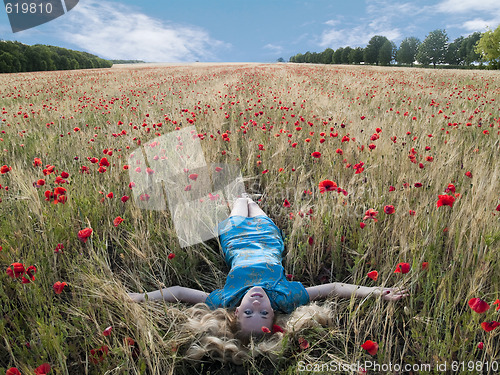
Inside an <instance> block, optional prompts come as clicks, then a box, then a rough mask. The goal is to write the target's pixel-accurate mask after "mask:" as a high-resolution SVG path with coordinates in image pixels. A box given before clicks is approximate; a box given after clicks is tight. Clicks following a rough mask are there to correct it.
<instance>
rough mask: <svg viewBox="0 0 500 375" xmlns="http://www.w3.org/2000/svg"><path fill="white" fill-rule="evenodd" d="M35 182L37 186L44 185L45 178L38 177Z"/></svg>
mask: <svg viewBox="0 0 500 375" xmlns="http://www.w3.org/2000/svg"><path fill="white" fill-rule="evenodd" d="M36 184H37V185H38V186H43V185H45V180H44V179H42V178H41V179H39V180H38V181H37V182H36Z"/></svg>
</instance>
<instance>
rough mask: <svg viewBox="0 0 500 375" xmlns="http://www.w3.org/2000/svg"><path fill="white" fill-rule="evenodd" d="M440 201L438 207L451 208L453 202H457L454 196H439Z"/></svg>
mask: <svg viewBox="0 0 500 375" xmlns="http://www.w3.org/2000/svg"><path fill="white" fill-rule="evenodd" d="M438 198H439V199H438V201H437V203H436V206H437V207H441V206H450V207H453V202H455V197H454V196H453V195H438Z"/></svg>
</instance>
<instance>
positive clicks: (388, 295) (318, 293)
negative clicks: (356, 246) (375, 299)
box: [306, 283, 408, 301]
mask: <svg viewBox="0 0 500 375" xmlns="http://www.w3.org/2000/svg"><path fill="white" fill-rule="evenodd" d="M306 291H307V293H308V294H309V300H311V301H314V300H318V299H324V298H327V297H329V296H339V297H345V298H350V297H351V296H352V295H354V296H355V297H361V298H364V297H368V296H370V295H373V296H382V298H383V299H384V300H387V301H397V300H400V299H401V298H404V297H407V296H408V291H407V290H401V289H398V288H380V287H368V286H360V285H353V284H345V283H330V284H323V285H316V286H312V287H309V288H306Z"/></svg>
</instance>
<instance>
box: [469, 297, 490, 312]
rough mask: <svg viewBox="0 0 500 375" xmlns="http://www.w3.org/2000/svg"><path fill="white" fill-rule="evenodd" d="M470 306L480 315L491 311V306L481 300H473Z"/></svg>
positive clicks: (470, 301)
mask: <svg viewBox="0 0 500 375" xmlns="http://www.w3.org/2000/svg"><path fill="white" fill-rule="evenodd" d="M469 306H470V308H471V309H472V310H474V311H475V312H477V313H478V314H482V313H484V312H485V311H487V310H489V309H490V305H488V303H487V302H485V301H483V300H482V299H481V298H471V299H470V300H469Z"/></svg>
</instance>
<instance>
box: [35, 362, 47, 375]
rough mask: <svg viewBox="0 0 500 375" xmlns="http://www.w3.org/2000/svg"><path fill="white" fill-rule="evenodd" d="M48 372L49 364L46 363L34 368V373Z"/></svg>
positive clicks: (43, 373)
mask: <svg viewBox="0 0 500 375" xmlns="http://www.w3.org/2000/svg"><path fill="white" fill-rule="evenodd" d="M49 372H50V365H49V364H48V363H44V364H43V365H40V366H38V367H37V368H36V369H35V374H36V375H46V374H48V373H49Z"/></svg>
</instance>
